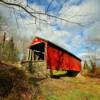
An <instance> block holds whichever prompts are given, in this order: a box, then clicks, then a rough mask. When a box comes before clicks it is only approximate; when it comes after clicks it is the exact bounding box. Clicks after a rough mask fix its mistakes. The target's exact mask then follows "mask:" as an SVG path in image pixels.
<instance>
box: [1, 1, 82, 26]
mask: <svg viewBox="0 0 100 100" xmlns="http://www.w3.org/2000/svg"><path fill="white" fill-rule="evenodd" d="M0 2H2V3H4V4H6V5H9V6H15V7H19V8H21V9H23V10H24V11H25V12H27V13H28V14H29V15H30V16H32V17H34V18H35V19H36V20H37V19H38V20H41V21H44V22H46V23H47V24H50V23H48V21H47V20H44V19H41V18H39V17H37V16H35V15H33V14H32V12H30V11H29V10H28V9H26V8H25V7H24V6H22V5H20V4H16V3H9V2H6V1H4V0H0ZM33 13H34V14H39V15H46V16H49V17H51V18H56V19H58V20H61V21H65V22H67V23H71V24H77V25H79V26H81V27H84V25H82V24H81V23H78V22H72V21H69V20H67V19H64V18H60V17H57V16H54V15H50V14H47V13H42V12H37V11H34V12H33Z"/></svg>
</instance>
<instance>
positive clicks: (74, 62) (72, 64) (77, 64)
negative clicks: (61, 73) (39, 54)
mask: <svg viewBox="0 0 100 100" xmlns="http://www.w3.org/2000/svg"><path fill="white" fill-rule="evenodd" d="M47 65H48V69H51V70H73V71H80V70H81V61H80V60H78V59H76V58H74V57H73V56H71V55H69V54H67V53H66V52H63V51H61V50H59V49H58V48H56V47H52V46H50V45H48V46H47Z"/></svg>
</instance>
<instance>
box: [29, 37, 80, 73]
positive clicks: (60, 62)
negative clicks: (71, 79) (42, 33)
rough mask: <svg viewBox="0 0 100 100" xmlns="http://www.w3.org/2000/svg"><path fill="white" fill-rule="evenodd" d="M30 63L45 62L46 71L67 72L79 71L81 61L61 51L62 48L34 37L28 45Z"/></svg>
mask: <svg viewBox="0 0 100 100" xmlns="http://www.w3.org/2000/svg"><path fill="white" fill-rule="evenodd" d="M30 51H31V54H32V55H33V56H31V60H32V61H42V60H43V61H45V63H46V65H47V66H46V67H47V69H50V72H51V73H52V71H53V70H63V71H69V72H72V71H74V72H80V71H81V59H79V58H78V57H76V56H75V55H73V54H72V53H70V52H68V51H67V50H65V49H63V48H62V47H60V46H58V45H56V44H54V43H52V42H50V41H48V40H45V39H43V38H40V37H35V39H34V40H33V41H32V43H31V45H30Z"/></svg>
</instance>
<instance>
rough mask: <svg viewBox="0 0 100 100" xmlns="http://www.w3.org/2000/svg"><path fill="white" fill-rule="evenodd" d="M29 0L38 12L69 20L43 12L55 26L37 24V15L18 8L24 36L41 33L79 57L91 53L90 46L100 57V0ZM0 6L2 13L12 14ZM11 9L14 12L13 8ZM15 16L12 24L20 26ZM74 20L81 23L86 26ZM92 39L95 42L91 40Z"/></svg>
mask: <svg viewBox="0 0 100 100" xmlns="http://www.w3.org/2000/svg"><path fill="white" fill-rule="evenodd" d="M22 1H23V2H22V3H23V4H26V2H25V0H22ZM51 1H52V3H51ZM27 2H28V5H29V6H30V7H31V8H32V9H34V10H35V11H40V12H43V13H45V12H46V13H48V14H52V15H55V16H58V17H61V18H64V19H66V20H68V21H69V22H68V23H65V22H64V21H60V20H56V19H52V18H48V17H47V16H42V15H40V17H41V18H43V19H46V20H47V21H48V22H50V23H51V25H47V24H42V23H40V24H39V23H36V24H34V21H35V20H34V18H32V17H30V16H29V15H28V14H26V13H25V12H23V11H21V12H20V11H18V9H17V10H16V16H17V18H18V24H19V26H20V28H19V30H20V31H21V33H22V36H23V35H24V36H26V37H29V36H30V37H32V36H33V37H34V36H36V35H39V36H41V37H44V38H46V39H48V40H50V41H52V42H54V43H56V44H58V45H60V46H62V47H64V48H65V49H67V50H69V51H70V52H72V53H73V54H75V55H77V56H79V57H81V56H82V55H84V54H87V49H86V48H87V47H88V48H89V50H90V52H91V54H92V53H93V52H92V51H93V50H94V49H95V48H96V49H97V57H98V58H100V56H99V54H100V47H99V45H100V42H97V43H96V42H95V41H96V40H98V41H100V33H99V32H100V28H99V27H100V10H99V6H100V0H27ZM63 3H64V4H63ZM62 5H63V6H62ZM0 7H1V8H0V12H2V13H3V14H4V16H5V17H7V16H10V14H9V10H7V8H5V7H4V6H1V5H0ZM10 12H12V15H13V11H10ZM34 15H35V14H34ZM14 19H15V18H14V16H12V19H9V21H10V20H12V22H13V25H12V27H14V28H16V23H15V22H14V21H15V20H14ZM22 22H23V23H22ZM70 22H76V23H77V22H78V23H81V24H83V25H84V27H81V26H79V25H77V24H73V23H70ZM8 24H9V22H8ZM14 25H15V26H14ZM18 34H19V33H18ZM19 36H20V34H19ZM88 39H89V40H91V42H89V41H87V40H88Z"/></svg>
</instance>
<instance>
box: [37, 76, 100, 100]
mask: <svg viewBox="0 0 100 100" xmlns="http://www.w3.org/2000/svg"><path fill="white" fill-rule="evenodd" d="M40 88H41V93H42V94H41V95H40V97H42V99H38V100H100V79H98V78H93V79H92V78H83V79H81V78H70V77H63V78H61V79H47V80H45V81H42V82H41V83H40Z"/></svg>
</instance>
